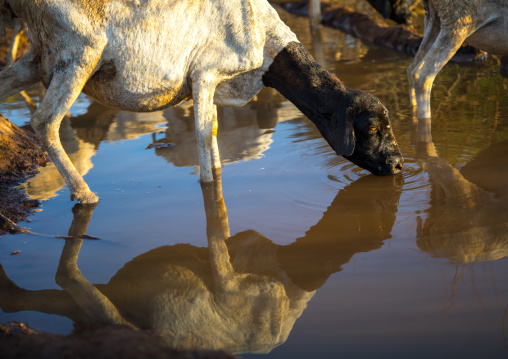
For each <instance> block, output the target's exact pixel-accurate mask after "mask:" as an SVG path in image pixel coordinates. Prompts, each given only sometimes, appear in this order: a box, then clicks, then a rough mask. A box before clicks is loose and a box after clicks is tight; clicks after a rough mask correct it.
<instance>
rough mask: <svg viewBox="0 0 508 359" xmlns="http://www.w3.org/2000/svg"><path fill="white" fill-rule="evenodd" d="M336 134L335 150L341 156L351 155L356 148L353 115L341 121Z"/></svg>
mask: <svg viewBox="0 0 508 359" xmlns="http://www.w3.org/2000/svg"><path fill="white" fill-rule="evenodd" d="M337 132H338V133H337V134H336V142H335V152H336V153H337V154H338V155H339V156H351V155H352V154H353V151H354V149H355V130H354V128H353V121H352V120H351V117H350V116H349V115H348V116H346V119H345V120H342V121H339V123H338V128H337Z"/></svg>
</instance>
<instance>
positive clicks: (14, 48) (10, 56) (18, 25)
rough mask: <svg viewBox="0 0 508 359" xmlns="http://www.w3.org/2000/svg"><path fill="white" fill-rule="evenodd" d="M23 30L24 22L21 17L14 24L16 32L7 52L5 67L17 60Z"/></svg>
mask: <svg viewBox="0 0 508 359" xmlns="http://www.w3.org/2000/svg"><path fill="white" fill-rule="evenodd" d="M22 32H23V22H22V21H21V20H20V19H16V20H15V24H14V32H13V34H12V39H11V46H10V47H9V52H8V53H7V58H6V61H5V67H9V66H11V65H12V64H13V63H14V60H16V54H17V53H18V46H19V40H20V38H21V33H22Z"/></svg>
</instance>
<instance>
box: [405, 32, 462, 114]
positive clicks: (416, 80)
mask: <svg viewBox="0 0 508 359" xmlns="http://www.w3.org/2000/svg"><path fill="white" fill-rule="evenodd" d="M467 36H468V34H467V32H466V31H465V30H463V31H458V30H455V31H445V30H443V29H441V31H440V32H439V35H438V37H437V39H436V41H434V43H433V44H432V46H431V48H430V49H429V50H428V51H427V53H426V54H425V56H424V57H423V59H422V60H421V61H420V62H419V63H418V65H417V66H416V67H415V69H414V70H413V71H412V72H411V75H410V76H411V77H412V81H413V86H414V92H415V98H416V116H417V118H418V119H423V118H430V117H431V112H430V93H431V90H432V84H433V83H434V79H435V78H436V76H437V74H438V73H439V71H441V69H442V68H443V67H444V65H446V63H447V62H448V61H449V60H450V59H451V58H452V57H453V55H454V54H455V53H456V52H457V50H458V49H459V47H460V46H461V45H462V43H463V42H464V40H465V39H466V38H467Z"/></svg>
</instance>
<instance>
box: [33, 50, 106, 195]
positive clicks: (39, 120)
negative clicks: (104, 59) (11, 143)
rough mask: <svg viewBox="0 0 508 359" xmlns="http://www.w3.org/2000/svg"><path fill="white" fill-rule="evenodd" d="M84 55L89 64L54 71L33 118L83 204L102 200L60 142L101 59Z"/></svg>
mask: <svg viewBox="0 0 508 359" xmlns="http://www.w3.org/2000/svg"><path fill="white" fill-rule="evenodd" d="M82 55H83V59H86V62H85V61H83V62H81V63H80V62H78V61H76V62H73V63H71V64H69V65H68V66H67V67H65V68H63V69H61V70H59V71H55V72H54V74H53V77H52V79H51V84H50V85H49V88H48V91H47V92H46V96H45V97H44V99H43V100H42V102H41V103H40V105H39V107H38V108H37V110H36V111H35V113H34V115H33V116H32V118H31V120H30V123H31V125H32V127H33V129H34V130H35V132H36V133H37V135H38V136H39V138H40V140H41V142H42V144H43V146H44V148H45V149H46V150H47V152H48V155H49V157H50V158H51V160H52V161H53V163H54V164H55V166H56V168H57V169H58V171H59V172H60V174H61V175H62V177H63V178H64V180H65V182H66V183H67V186H68V187H69V190H70V193H71V200H78V201H79V202H81V203H95V202H98V201H99V197H97V196H96V195H95V194H94V193H92V192H91V191H90V189H89V188H88V185H87V184H86V182H85V181H84V180H83V178H82V177H81V175H80V174H79V172H78V171H77V170H76V168H75V167H74V165H73V164H72V162H71V160H70V159H69V157H68V156H67V154H66V153H65V151H64V149H63V147H62V144H61V143H60V135H59V128H60V123H61V122H62V119H63V117H64V116H65V114H66V113H67V112H68V111H69V108H70V107H71V105H72V104H73V103H74V101H75V100H76V98H77V97H78V95H79V94H80V92H81V90H82V88H83V86H84V85H85V83H86V81H87V80H88V78H89V76H90V74H91V73H92V71H93V69H94V68H95V66H96V64H97V61H98V59H99V56H95V53H94V52H93V50H91V49H88V50H87V51H85V53H83V54H82ZM94 60H95V61H94Z"/></svg>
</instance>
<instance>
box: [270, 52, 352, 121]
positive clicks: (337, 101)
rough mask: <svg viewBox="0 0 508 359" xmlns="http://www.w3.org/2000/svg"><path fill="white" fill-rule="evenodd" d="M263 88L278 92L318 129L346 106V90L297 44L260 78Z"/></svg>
mask: <svg viewBox="0 0 508 359" xmlns="http://www.w3.org/2000/svg"><path fill="white" fill-rule="evenodd" d="M263 84H264V85H265V86H268V87H273V88H275V89H277V90H278V91H279V92H280V93H281V94H282V95H283V96H284V97H286V98H287V99H288V100H289V101H291V102H292V103H293V104H294V105H295V106H296V107H298V109H299V110H300V111H302V113H303V114H304V115H305V116H307V117H308V118H309V119H310V120H311V121H312V122H314V123H315V124H316V126H318V128H320V127H321V126H326V123H327V122H328V120H329V119H330V117H331V115H332V114H333V112H334V111H335V110H336V109H338V108H346V107H347V106H348V104H349V102H350V101H349V100H350V99H349V96H348V90H347V88H346V87H345V86H344V85H343V84H342V82H340V81H339V80H338V79H337V78H336V77H334V76H332V75H331V74H330V73H329V72H328V71H326V70H325V69H324V68H323V67H322V66H321V65H319V64H318V63H317V62H316V60H314V59H313V58H312V56H311V55H310V54H309V52H308V51H307V50H306V49H305V48H304V47H303V45H302V44H301V43H299V42H290V43H289V44H288V45H287V46H286V47H285V48H284V49H283V50H282V51H281V52H279V53H278V54H277V56H276V57H275V58H274V59H273V63H272V64H271V65H270V67H269V68H268V71H267V72H266V73H265V74H264V75H263Z"/></svg>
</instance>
